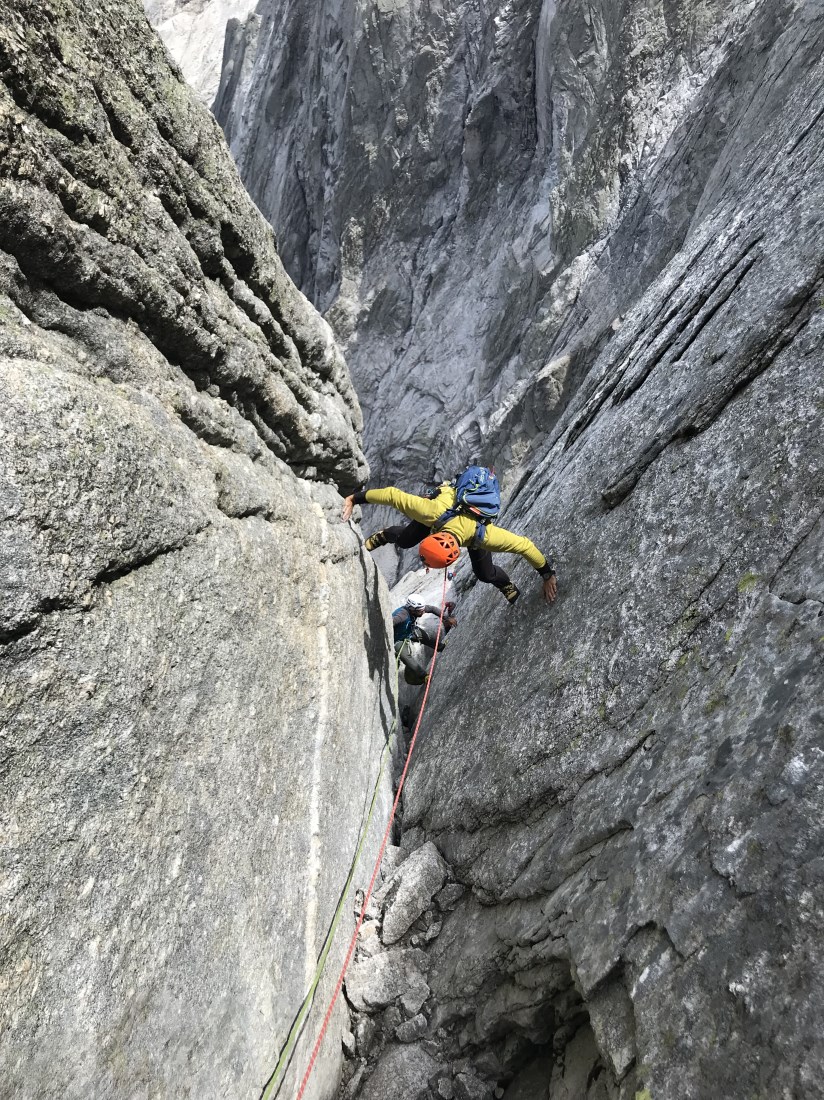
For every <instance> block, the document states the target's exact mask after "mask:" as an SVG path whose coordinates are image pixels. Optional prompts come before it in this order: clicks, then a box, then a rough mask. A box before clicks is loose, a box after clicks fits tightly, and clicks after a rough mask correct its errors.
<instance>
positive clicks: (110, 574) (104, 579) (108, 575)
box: [91, 523, 211, 588]
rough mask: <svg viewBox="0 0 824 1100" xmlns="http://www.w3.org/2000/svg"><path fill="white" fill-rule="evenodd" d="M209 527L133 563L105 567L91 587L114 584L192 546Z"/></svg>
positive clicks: (205, 525) (200, 528)
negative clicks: (160, 559)
mask: <svg viewBox="0 0 824 1100" xmlns="http://www.w3.org/2000/svg"><path fill="white" fill-rule="evenodd" d="M210 526H211V524H208V523H206V524H204V525H203V526H202V527H199V528H198V529H197V530H196V531H193V532H192V533H191V534H190V535H189V536H187V537H186V538H185V539H183V540H182V541H181V542H179V543H175V544H174V545H172V546H159V547H157V548H156V549H155V550H152V551H151V552H150V553H148V554H146V555H144V556H143V557H142V558H138V559H136V560H135V561H129V562H123V563H121V564H114V563H112V564H110V565H108V566H106V568H105V569H102V570H101V571H100V572H99V573H97V574H96V576H94V577H93V578H92V581H91V583H92V587H94V588H100V587H101V586H102V585H104V584H114V582H115V581H118V580H121V579H122V578H123V577H128V576H129V575H130V574H131V573H135V572H137V571H138V570H139V569H144V568H145V567H146V566H147V565H151V564H152V563H153V562H155V561H157V560H158V558H163V557H166V556H167V555H169V554H177V553H179V552H180V551H181V550H185V549H186V548H187V547H189V546H191V545H192V543H193V542H194V540H195V539H196V538H197V536H198V535H199V534H201V533H202V532H203V531H205V530H206V529H207V528H208V527H210Z"/></svg>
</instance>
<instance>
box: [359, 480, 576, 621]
mask: <svg viewBox="0 0 824 1100" xmlns="http://www.w3.org/2000/svg"><path fill="white" fill-rule="evenodd" d="M472 469H477V468H476V467H472ZM457 480H458V479H456V481H457ZM456 500H457V493H456V487H455V485H454V484H451V483H449V482H444V483H443V484H442V485H441V486H440V487H439V488H438V489H437V490H436V491H435V493H434V495H433V496H431V497H420V496H413V495H412V494H411V493H404V492H402V491H401V490H400V489H395V488H391V487H390V488H387V489H362V490H360V492H357V493H353V494H352V495H351V496H348V497H347V498H346V500H345V501H344V505H343V513H342V514H343V519H344V521H347V520H349V519H350V518H351V516H352V510H353V508H354V507H355V505H356V504H388V505H389V506H390V507H392V508H394V509H396V511H398V512H401V513H402V514H403V515H405V516H406V517H407V519H409V520H411V521H412V522H411V523H408V524H405V525H401V524H398V525H397V526H395V527H386V528H384V530H382V531H376V532H375V534H373V535H371V536H370V537H369V538H368V539H367V540H366V543H365V545H366V549H367V550H376V549H377V548H378V547H379V546H385V545H386V544H387V543H391V544H392V545H394V546H399V547H400V548H401V549H404V550H408V549H409V548H410V547H412V546H416V545H417V544H418V543H420V555H421V560H422V561H423V562H424V564H425V565H428V566H429V567H430V568H432V569H445V568H446V567H447V566H449V565H451V564H452V563H453V562H454V561H457V559H458V557H459V555H460V549H461V547H462V546H466V547H467V549H468V550H469V560H470V561H471V562H472V569H473V571H474V573H475V576H476V577H477V578H478V580H479V581H483V582H485V583H486V584H492V585H494V586H495V587H496V588H498V589H500V591H501V592H502V593H503V595H504V597H505V598H506V599H507V600H508V601H509V603H511V604H514V603H515V601H516V600H517V599H518V596H519V595H520V591H519V589H518V588H517V586H516V585H515V584H514V583H513V582H512V581H511V580H510V579H509V576H508V575H507V574H506V573H505V572H504V570H503V569H501V568H500V566H497V565H495V564H494V563H493V561H492V554H493V552H494V553H503V554H520V555H521V557H523V558H525V559H526V560H527V561H528V562H529V564H530V565H531V566H533V567H534V568H535V569H536V570H537V571H538V573H539V574H540V576H541V577H542V578H543V594H544V598H545V599H546V600H547V601H548V602H549V603H552V601H553V600H554V599H555V597H556V595H557V592H558V581H557V578H556V575H555V567H554V565H553V564H552V561H551V560H550V559H547V558H545V557H544V555H543V554H542V553H541V551H540V550H539V549H538V548H537V546H536V545H535V544H534V543H533V542H531V541H530V540H529V539H528V538H525V537H524V536H523V535H515V534H513V533H512V532H511V531H507V530H505V529H504V528H503V527H497V526H495V524H494V523H491V522H488V523H487V522H482V517H480V518H479V519H476V518H474V515H475V513H473V514H469V513H470V512H471V511H472V510H471V509H463V508H462V507H461V506H460V505H457V506H456ZM447 513H449V517H448V518H447V520H446V522H444V523H443V524H442V525H441V521H442V520H443V518H444V516H445V515H446V514H447ZM433 527H435V528H436V530H434V531H433ZM481 529H483V530H482V531H481Z"/></svg>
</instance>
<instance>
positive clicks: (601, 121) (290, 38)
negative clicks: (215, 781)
mask: <svg viewBox="0 0 824 1100" xmlns="http://www.w3.org/2000/svg"><path fill="white" fill-rule="evenodd" d="M799 6H800V4H799V2H797V0H796V2H793V0H778V2H776V0H732V2H730V0H667V2H666V3H659V2H658V0H628V2H626V3H620V4H619V3H617V2H616V0H594V2H592V3H588V4H587V5H585V6H584V7H582V6H581V4H580V3H578V0H513V2H511V3H507V4H506V5H505V6H504V7H503V8H501V7H500V6H495V5H492V6H489V5H483V4H480V3H478V0H458V2H456V3H454V4H452V5H451V6H450V8H449V10H448V12H447V11H445V10H444V9H443V8H442V7H440V6H438V5H432V4H428V3H421V4H417V3H407V2H397V0H374V2H371V0H370V2H369V3H363V2H361V0H331V2H330V3H325V4H323V5H321V6H317V7H315V8H312V9H311V10H310V9H307V6H306V4H305V3H304V0H262V2H261V3H260V4H259V7H258V15H257V18H258V20H259V23H258V25H257V27H256V30H255V34H254V43H253V45H252V44H250V39H249V34H248V32H245V33H244V34H243V35H239V36H238V45H237V49H236V61H233V63H232V66H231V72H230V74H229V75H227V79H226V82H225V86H224V88H223V89H222V92H221V95H220V96H219V97H218V100H217V103H216V112H217V116H218V118H219V120H220V122H221V124H222V125H223V126H224V127H225V129H226V133H227V135H228V137H229V140H230V144H231V148H232V150H233V153H234V154H235V156H236V159H237V162H238V165H239V167H240V170H241V174H242V176H243V178H244V180H245V182H246V184H247V186H248V187H249V189H250V192H251V194H252V195H253V197H254V198H255V200H256V201H257V202H258V204H259V205H260V207H261V209H262V210H263V212H264V213H265V214H266V216H267V217H268V218H269V219H270V220H271V221H272V223H273V225H274V226H275V228H276V231H277V233H278V240H279V242H280V244H281V246H282V250H283V255H284V259H285V262H286V264H287V268H288V270H289V271H290V273H291V274H292V275H293V276H294V277H295V279H296V281H297V282H298V284H299V285H300V286H301V287H302V288H303V289H304V290H305V291H306V293H307V294H308V295H309V296H310V297H311V298H312V300H313V301H315V302H316V304H317V305H318V306H319V308H320V309H321V310H322V311H323V312H324V313H325V314H326V315H327V316H328V318H329V319H330V320H331V321H332V323H333V325H334V327H335V330H336V332H337V334H338V335H339V337H340V339H341V340H342V341H343V342H344V344H345V348H346V351H347V358H348V361H349V363H350V367H351V369H352V371H353V375H354V377H355V380H356V384H357V386H358V391H359V395H360V397H361V401H362V404H363V408H364V412H365V416H366V423H367V429H366V441H367V451H368V454H369V458H370V462H371V463H372V465H373V469H374V472H375V475H376V477H377V478H379V479H380V480H382V481H386V480H392V479H396V478H402V479H405V480H407V481H408V482H411V483H412V484H413V485H415V484H418V483H420V482H421V481H423V480H424V479H425V478H428V477H434V476H436V475H438V476H439V475H441V474H442V473H443V472H445V471H449V472H450V473H451V472H452V467H453V466H454V464H455V462H456V461H458V460H465V459H466V458H468V457H471V456H476V455H478V454H479V452H482V453H483V456H484V457H485V459H486V460H487V461H494V462H495V463H496V465H497V466H498V468H499V471H503V470H505V469H506V470H507V471H509V472H511V477H510V479H509V485H508V487H507V492H508V493H510V492H511V491H512V489H513V487H514V485H515V483H516V482H517V480H518V479H519V478H520V477H521V476H522V475H523V474H524V473H525V472H526V471H527V470H529V469H531V468H532V466H533V458H532V449H533V446H534V441H535V439H536V437H540V436H541V435H543V434H544V433H545V432H547V431H549V430H551V428H552V426H553V424H554V423H555V420H556V419H557V416H558V413H559V411H560V408H561V407H562V406H563V405H564V404H565V403H566V400H567V398H568V394H569V391H570V389H574V388H575V387H576V386H577V385H578V383H579V382H580V380H581V378H582V377H583V376H584V375H585V374H586V372H587V370H588V369H589V368H590V367H591V365H592V362H593V358H594V353H595V352H597V349H598V346H599V344H601V343H602V342H604V341H606V340H607V339H609V337H610V335H611V334H612V331H613V329H612V327H611V326H612V324H613V322H615V321H616V318H618V317H619V315H621V314H623V313H625V312H626V311H627V310H628V309H629V308H630V307H631V305H632V304H633V302H635V301H636V299H637V297H638V295H639V293H641V292H642V291H643V290H644V289H645V288H646V287H647V286H649V285H650V283H651V281H653V280H654V279H655V278H657V276H658V275H659V274H660V272H661V271H662V269H663V268H664V266H665V265H666V263H667V262H668V261H669V260H670V259H671V258H672V256H673V255H674V254H675V253H676V252H677V251H678V249H679V247H680V246H681V244H682V242H683V240H684V238H685V237H686V235H687V234H688V232H689V230H690V226H691V223H692V219H693V216H694V214H695V211H696V208H697V207H698V205H699V203H700V201H701V197H702V193H703V192H704V190H705V188H706V185H707V183H708V180H709V178H710V176H711V175H712V173H713V171H714V169H715V165H716V163H718V160H719V154H720V153H721V151H722V150H723V149H724V147H725V146H726V144H727V142H728V141H729V140H730V137H731V135H732V133H733V132H734V130H735V128H736V123H737V118H738V114H739V112H740V109H741V108H742V106H744V105H745V104H746V103H747V102H748V97H749V95H750V92H752V91H753V90H754V89H755V87H756V86H757V85H758V84H759V82H761V81H762V80H763V78H764V65H765V63H766V59H767V58H768V56H769V51H770V48H771V46H772V44H773V43H774V42H775V40H776V39H777V38H778V37H779V36H780V33H781V30H782V27H783V26H785V25H786V22H787V20H788V18H790V16H791V13H792V12H793V11H794V10H795V9H796V8H798V7H799ZM241 70H242V75H238V74H239V72H240V71H241ZM719 178H723V177H719ZM722 186H723V184H722ZM559 402H560V405H559ZM388 410H391V412H392V415H391V416H388V415H386V413H387V411H388ZM369 518H370V524H371V522H372V520H373V519H374V522H375V524H378V523H380V522H382V517H380V516H379V515H377V514H376V513H373V514H371V515H370V517H369Z"/></svg>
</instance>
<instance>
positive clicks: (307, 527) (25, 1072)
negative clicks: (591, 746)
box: [0, 0, 394, 1100]
mask: <svg viewBox="0 0 824 1100" xmlns="http://www.w3.org/2000/svg"><path fill="white" fill-rule="evenodd" d="M359 430H360V414H359V411H358V408H357V403H356V400H355V397H354V394H353V391H352V388H351V385H350V383H349V379H348V375H347V372H346V369H345V366H344V364H343V361H342V359H341V357H340V353H339V351H338V349H337V347H336V345H335V343H334V342H333V339H332V336H331V333H330V331H329V329H328V327H327V326H326V324H325V323H324V322H323V321H322V320H321V319H320V317H319V316H318V315H317V314H316V313H315V311H314V310H313V309H312V307H311V306H310V305H309V303H308V302H307V301H306V300H305V299H304V298H303V296H302V295H301V294H300V293H299V292H298V291H297V290H296V288H295V287H294V286H293V284H292V283H291V282H290V280H289V279H288V278H287V276H286V275H285V274H284V272H283V269H282V267H281V264H280V261H279V259H278V256H277V254H276V252H275V247H274V240H273V235H272V232H271V230H270V228H269V227H268V226H267V225H266V223H265V222H264V221H263V219H262V218H261V216H260V215H259V213H258V212H257V210H256V209H255V208H254V206H253V205H252V203H251V202H250V200H249V199H248V197H247V195H246V194H245V192H244V190H243V188H242V185H241V183H240V181H239V179H238V177H237V174H236V171H235V169H234V167H233V165H232V163H231V160H230V157H229V155H228V151H227V150H226V148H225V146H224V144H223V140H222V135H221V134H220V131H219V128H218V127H217V125H216V123H215V122H214V120H213V119H212V118H211V117H210V116H209V115H208V114H207V113H206V112H205V110H203V109H202V108H201V107H200V106H199V105H198V104H197V102H196V101H195V99H194V97H193V95H192V93H191V91H190V90H189V89H188V88H187V87H186V85H185V84H184V83H183V82H182V80H181V78H180V76H179V74H178V73H176V72H175V71H173V70H172V69H171V68H170V67H169V65H168V62H167V57H166V54H165V51H164V49H163V47H162V46H161V44H160V42H159V41H158V40H157V39H156V37H155V36H154V34H153V33H152V31H151V29H150V27H149V25H148V23H147V22H146V19H145V16H144V14H143V12H142V10H141V8H140V7H139V5H138V4H137V3H136V2H134V3H132V2H129V0H98V2H92V3H88V4H83V5H77V4H72V3H63V2H57V0H52V2H49V3H45V4H43V3H27V2H23V3H20V2H16V3H14V4H8V3H5V4H0V440H1V441H2V443H1V445H0V446H1V448H2V449H1V452H0V528H1V529H2V537H0V840H1V841H2V849H3V860H2V869H0V1096H3V1097H8V1098H12V1097H13V1098H14V1100H22V1098H25V1097H32V1098H33V1097H38V1098H45V1097H57V1096H60V1097H66V1098H77V1100H80V1098H83V1100H88V1098H90V1097H101V1098H102V1097H112V1098H114V1097H124V1096H132V1097H137V1096H146V1097H149V1096H152V1097H172V1096H174V1097H185V1096H198V1097H208V1096H224V1095H231V1096H236V1097H250V1098H251V1097H256V1096H258V1095H259V1093H260V1090H261V1089H262V1087H263V1085H264V1083H265V1081H266V1079H267V1078H268V1076H269V1075H270V1073H271V1072H272V1070H273V1068H274V1065H275V1062H276V1060H277V1055H278V1049H279V1046H280V1043H282V1042H283V1040H284V1039H285V1037H286V1033H287V1031H288V1029H289V1026H290V1024H291V1021H292V1018H293V1015H294V1013H295V1012H296V1010H297V1008H298V1006H299V1004H300V1001H301V998H302V996H303V994H304V991H305V990H306V988H307V985H308V980H309V977H310V975H311V973H312V970H313V968H314V963H315V958H316V956H317V953H318V951H319V949H320V947H321V945H322V942H323V939H324V936H325V933H326V929H327V927H328V924H329V921H330V919H331V915H332V910H333V908H334V905H335V902H336V901H337V897H338V894H339V893H340V890H341V888H342V886H343V883H344V881H345V879H346V873H347V871H348V867H349V861H350V858H351V855H352V853H353V851H354V848H355V844H356V841H357V837H358V833H359V830H360V827H361V824H362V820H363V815H364V807H365V802H364V800H365V799H366V798H367V797H368V794H369V791H370V788H371V785H372V784H373V783H374V782H375V777H376V774H377V769H378V761H379V757H380V754H381V751H382V749H383V745H384V739H385V735H386V731H387V730H388V728H389V725H390V722H391V713H390V712H391V706H392V692H393V677H394V664H393V662H392V661H391V656H390V654H389V651H388V646H387V641H386V630H385V621H384V613H383V612H384V610H385V609H384V607H383V604H382V597H381V590H380V585H379V581H378V576H377V574H376V572H375V570H374V568H373V567H372V565H371V563H369V561H368V560H367V559H366V558H364V556H363V555H362V553H361V552H360V549H359V546H358V540H357V538H356V536H355V535H354V533H352V532H351V531H350V530H349V529H348V528H344V527H343V526H342V525H341V524H340V523H339V521H338V514H339V507H340V497H339V495H338V492H337V488H336V487H337V486H340V487H342V488H347V487H349V486H351V485H353V484H355V483H356V482H358V481H359V480H361V479H362V478H363V476H364V473H365V465H364V461H363V456H362V453H361V450H360V446H359ZM337 959H339V949H338V948H336V950H335V952H334V953H333V956H332V963H333V965H334V962H335V960H337ZM327 992H328V989H327V986H326V985H324V986H322V988H321V991H320V997H321V998H322V997H324V996H325V995H326V993H327ZM313 1027H314V1023H313ZM338 1038H339V1019H338V1018H336V1019H335V1021H334V1025H333V1028H332V1032H331V1039H330V1042H329V1044H328V1046H327V1048H326V1052H325V1055H324V1059H323V1060H322V1062H321V1064H320V1065H319V1067H318V1072H317V1075H316V1079H315V1084H314V1086H313V1090H312V1091H311V1093H310V1094H309V1095H313V1096H319V1095H324V1096H326V1095H328V1094H329V1092H330V1091H331V1090H332V1089H333V1088H334V1086H335V1083H336V1081H337V1074H338V1070H339V1061H340V1047H339V1044H338V1043H337V1040H338ZM305 1054H306V1051H305V1049H304V1046H303V1045H302V1046H301V1048H300V1049H299V1053H298V1057H297V1061H298V1062H300V1063H302V1062H303V1060H304V1058H305ZM299 1068H300V1069H301V1070H302V1065H301V1066H300V1067H299ZM289 1087H291V1085H290V1086H289Z"/></svg>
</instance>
